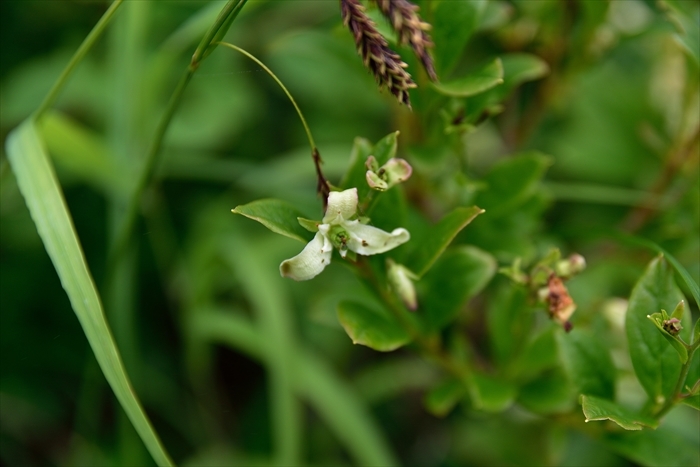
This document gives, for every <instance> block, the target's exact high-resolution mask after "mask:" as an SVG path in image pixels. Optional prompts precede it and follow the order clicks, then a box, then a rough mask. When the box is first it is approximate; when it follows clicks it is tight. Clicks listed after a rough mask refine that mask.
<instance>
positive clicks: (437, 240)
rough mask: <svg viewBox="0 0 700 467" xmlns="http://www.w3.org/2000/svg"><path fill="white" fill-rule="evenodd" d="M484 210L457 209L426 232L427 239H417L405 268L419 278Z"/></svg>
mask: <svg viewBox="0 0 700 467" xmlns="http://www.w3.org/2000/svg"><path fill="white" fill-rule="evenodd" d="M483 212H484V210H483V209H481V208H479V207H477V206H472V207H470V208H457V209H455V210H454V211H452V212H451V213H449V214H448V215H446V216H445V217H443V218H442V219H441V220H440V222H438V223H437V224H436V225H435V226H434V227H432V228H430V229H429V230H428V231H427V235H426V237H427V238H422V239H417V240H416V241H415V244H416V245H417V247H416V249H415V250H414V251H413V252H412V253H411V254H410V255H409V258H408V261H407V264H406V265H407V266H408V268H409V269H410V270H411V271H413V272H414V273H416V274H417V275H418V276H419V277H420V276H422V275H423V274H425V273H426V272H427V271H428V270H429V269H430V268H431V266H432V265H433V264H434V263H435V261H436V260H437V259H438V258H439V257H440V255H441V254H442V253H443V252H444V251H445V248H447V245H449V244H450V243H451V242H452V240H453V239H454V238H455V236H456V235H457V234H458V233H459V232H460V231H461V230H462V229H463V228H465V227H466V226H467V225H469V223H470V222H471V221H473V220H474V218H476V216H478V215H479V214H481V213H483Z"/></svg>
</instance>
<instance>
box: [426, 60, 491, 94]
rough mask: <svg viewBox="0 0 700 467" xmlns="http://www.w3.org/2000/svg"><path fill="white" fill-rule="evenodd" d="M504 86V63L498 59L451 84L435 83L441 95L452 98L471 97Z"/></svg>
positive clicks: (450, 82)
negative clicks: (500, 85)
mask: <svg viewBox="0 0 700 467" xmlns="http://www.w3.org/2000/svg"><path fill="white" fill-rule="evenodd" d="M499 84H503V63H502V62H501V59H500V58H496V59H494V60H492V61H490V62H488V63H487V64H486V65H484V66H482V67H480V68H478V69H476V70H474V71H472V72H470V73H469V74H468V75H466V76H464V77H462V78H458V79H456V80H453V81H449V82H445V83H443V82H439V83H434V84H433V86H434V87H435V89H437V90H438V92H440V93H441V94H444V95H446V96H451V97H469V96H474V95H476V94H479V93H482V92H484V91H488V90H489V89H491V88H493V87H495V86H498V85H499Z"/></svg>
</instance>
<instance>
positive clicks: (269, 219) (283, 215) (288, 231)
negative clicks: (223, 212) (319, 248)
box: [231, 199, 311, 243]
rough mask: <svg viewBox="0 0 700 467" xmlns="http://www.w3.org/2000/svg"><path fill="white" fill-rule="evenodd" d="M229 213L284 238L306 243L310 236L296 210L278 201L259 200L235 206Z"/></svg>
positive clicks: (284, 202)
mask: <svg viewBox="0 0 700 467" xmlns="http://www.w3.org/2000/svg"><path fill="white" fill-rule="evenodd" d="M231 212H233V213H235V214H240V215H242V216H245V217H247V218H249V219H253V220H254V221H258V222H260V223H261V224H262V225H264V226H265V227H267V228H268V229H270V230H272V231H273V232H275V233H278V234H280V235H284V236H285V237H289V238H293V239H294V240H299V241H300V242H304V243H306V242H308V241H309V240H311V234H310V233H309V231H307V230H306V229H305V228H303V227H302V226H301V225H299V221H298V218H299V217H303V216H302V214H301V213H300V212H299V211H297V209H296V208H295V207H294V206H292V205H291V204H289V203H288V202H286V201H282V200H278V199H261V200H258V201H253V202H252V203H248V204H244V205H241V206H236V208H235V209H232V210H231Z"/></svg>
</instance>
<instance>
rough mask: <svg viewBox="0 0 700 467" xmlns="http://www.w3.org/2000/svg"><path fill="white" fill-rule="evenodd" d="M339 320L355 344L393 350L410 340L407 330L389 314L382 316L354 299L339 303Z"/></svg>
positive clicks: (387, 350)
mask: <svg viewBox="0 0 700 467" xmlns="http://www.w3.org/2000/svg"><path fill="white" fill-rule="evenodd" d="M338 320H339V321H340V324H341V325H342V326H343V329H345V332H346V333H347V334H348V336H350V339H352V343H353V344H361V345H366V346H367V347H369V348H371V349H374V350H378V351H380V352H391V351H392V350H396V349H398V348H399V347H402V346H404V345H406V344H408V343H409V342H410V340H411V339H410V337H409V335H408V333H406V331H405V330H404V329H403V328H402V327H401V326H399V324H398V323H397V322H396V321H394V320H393V319H392V318H390V317H389V316H382V315H381V314H380V313H379V312H377V311H374V310H371V309H370V308H368V307H366V306H365V305H363V304H361V303H357V302H352V301H342V302H340V303H339V304H338Z"/></svg>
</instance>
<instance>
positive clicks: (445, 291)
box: [419, 246, 496, 332]
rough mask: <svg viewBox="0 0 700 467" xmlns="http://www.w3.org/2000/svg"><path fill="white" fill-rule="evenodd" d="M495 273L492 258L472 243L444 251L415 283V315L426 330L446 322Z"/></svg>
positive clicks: (435, 328)
mask: <svg viewBox="0 0 700 467" xmlns="http://www.w3.org/2000/svg"><path fill="white" fill-rule="evenodd" d="M495 273H496V260H495V259H494V258H493V256H491V255H490V254H488V253H486V252H485V251H482V250H479V249H478V248H476V247H472V246H459V247H456V248H453V249H450V250H449V251H447V252H446V253H444V254H443V255H442V256H441V257H440V259H439V260H438V261H437V262H436V263H435V266H433V267H432V268H431V269H430V271H429V272H428V273H427V274H426V275H425V276H424V277H423V279H422V280H421V281H420V282H419V285H420V286H421V288H422V289H423V290H424V292H423V293H422V294H420V295H419V296H420V301H419V317H420V319H421V321H422V323H423V327H424V329H425V330H426V331H428V332H431V331H437V330H438V329H440V328H442V327H443V326H445V325H446V324H448V323H449V322H450V321H451V320H452V319H453V318H454V317H455V316H456V315H457V313H459V311H460V310H461V309H462V307H463V306H464V304H465V303H466V301H467V300H469V299H470V298H471V297H473V296H474V295H476V294H477V293H479V292H480V291H481V290H482V289H483V288H484V287H485V286H486V284H488V283H489V281H490V280H491V278H492V277H493V275H494V274H495Z"/></svg>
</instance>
